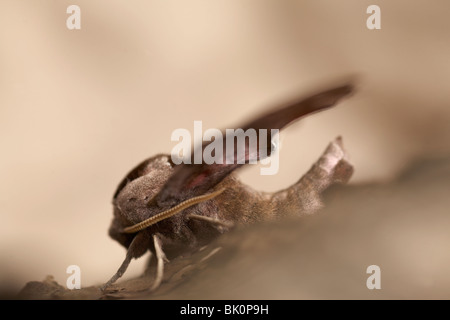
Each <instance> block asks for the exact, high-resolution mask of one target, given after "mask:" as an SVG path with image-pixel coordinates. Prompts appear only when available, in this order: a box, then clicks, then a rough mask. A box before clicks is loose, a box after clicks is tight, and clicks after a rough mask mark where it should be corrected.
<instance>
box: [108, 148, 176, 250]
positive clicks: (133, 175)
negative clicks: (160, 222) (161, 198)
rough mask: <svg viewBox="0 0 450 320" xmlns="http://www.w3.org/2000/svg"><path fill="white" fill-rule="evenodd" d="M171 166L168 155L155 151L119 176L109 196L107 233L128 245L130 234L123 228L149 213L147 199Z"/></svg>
mask: <svg viewBox="0 0 450 320" xmlns="http://www.w3.org/2000/svg"><path fill="white" fill-rule="evenodd" d="M173 167H174V164H173V163H172V161H171V160H170V156H168V155H163V154H159V155H156V156H154V157H152V158H149V159H147V160H145V161H143V162H142V163H140V164H139V165H137V166H136V167H135V168H134V169H133V170H131V171H130V172H129V173H128V174H127V175H126V176H125V178H123V179H122V181H121V182H120V184H119V186H118V187H117V189H116V192H115V193H114V197H113V208H114V209H113V215H114V216H113V221H112V223H111V226H110V228H109V235H110V236H111V237H112V238H113V239H114V240H116V241H118V242H119V243H120V244H122V245H123V246H125V247H127V248H128V246H129V244H130V243H131V240H133V235H132V234H127V233H124V232H123V229H124V228H126V227H127V226H130V225H134V224H136V223H138V222H140V221H142V220H144V219H146V218H148V217H149V216H150V215H152V209H153V210H156V208H152V206H151V205H149V203H150V201H151V199H153V198H154V197H155V195H156V194H158V192H159V191H160V189H161V188H162V186H163V185H164V184H165V183H166V181H167V179H168V178H169V177H170V176H171V174H172V173H173V170H174V169H173Z"/></svg>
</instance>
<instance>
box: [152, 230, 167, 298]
mask: <svg viewBox="0 0 450 320" xmlns="http://www.w3.org/2000/svg"><path fill="white" fill-rule="evenodd" d="M153 243H154V245H155V252H156V259H157V266H156V277H155V282H154V283H153V285H152V287H151V288H150V290H151V291H153V290H156V289H157V288H158V287H159V286H160V285H161V282H162V280H163V276H164V261H166V262H169V260H168V259H167V258H166V255H165V254H164V251H163V249H162V246H161V240H160V239H159V237H158V236H157V235H156V234H154V235H153Z"/></svg>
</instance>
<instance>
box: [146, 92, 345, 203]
mask: <svg viewBox="0 0 450 320" xmlns="http://www.w3.org/2000/svg"><path fill="white" fill-rule="evenodd" d="M352 91H353V86H352V85H351V84H346V85H343V86H339V87H336V88H333V89H330V90H326V91H323V92H320V93H318V94H315V95H312V96H310V97H308V98H306V99H301V100H298V101H294V102H292V103H289V104H286V105H284V106H282V107H280V108H277V109H275V110H274V111H271V112H268V113H266V114H265V115H263V116H261V117H259V118H257V119H255V120H253V121H250V122H249V123H247V124H245V125H243V126H241V127H239V128H242V129H243V130H244V131H246V130H247V129H255V130H256V133H259V130H260V129H267V133H268V135H267V141H266V146H267V149H266V150H260V149H259V143H258V144H257V147H256V148H250V147H249V145H248V141H246V144H245V148H246V149H245V152H244V153H243V154H245V163H248V162H249V160H250V159H262V158H264V157H267V156H270V153H271V149H272V148H271V139H272V136H271V134H270V133H271V129H278V130H281V129H282V128H284V127H285V126H287V125H288V124H289V123H291V122H292V121H294V120H297V119H299V118H301V117H303V116H305V115H308V114H311V113H314V112H317V111H321V110H324V109H327V108H329V107H332V106H333V105H335V104H336V103H337V102H338V101H339V100H340V99H341V98H343V97H345V96H347V95H348V94H350V93H351V92H352ZM223 139H224V141H223V144H222V145H223V152H222V155H223V158H224V159H225V153H226V152H225V146H226V139H227V136H226V135H223ZM259 139H261V137H260V136H259V135H258V142H259ZM210 143H212V142H208V143H205V144H203V145H202V146H201V149H202V154H203V150H204V149H205V147H206V146H207V145H209V144H210ZM241 151H242V150H241ZM191 158H192V161H191V163H192V164H184V163H182V164H180V165H178V166H176V167H175V172H174V173H173V174H172V176H171V177H170V178H169V179H168V181H167V182H166V184H165V185H164V186H163V188H162V189H161V190H160V192H159V194H158V195H157V196H156V198H155V199H153V200H154V201H156V203H157V205H158V206H159V207H168V206H173V205H175V204H177V203H179V202H181V201H184V200H186V199H187V198H190V197H194V196H198V195H200V194H203V193H205V192H206V191H208V190H210V189H211V188H213V187H214V186H215V185H217V184H218V183H219V182H220V181H222V180H223V179H224V178H225V177H226V176H227V175H229V174H230V173H231V172H232V171H233V170H235V169H237V168H239V167H241V166H242V165H243V164H238V163H236V162H237V160H238V149H237V146H236V144H235V150H234V160H236V161H235V162H234V163H232V164H226V163H225V161H224V164H215V163H214V164H206V163H201V164H194V161H193V154H192V156H191Z"/></svg>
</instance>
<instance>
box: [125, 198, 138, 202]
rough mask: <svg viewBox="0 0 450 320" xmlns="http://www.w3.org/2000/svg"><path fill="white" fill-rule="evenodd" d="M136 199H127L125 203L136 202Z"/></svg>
mask: <svg viewBox="0 0 450 320" xmlns="http://www.w3.org/2000/svg"><path fill="white" fill-rule="evenodd" d="M136 200H137V199H136V198H129V199H127V202H132V201H136Z"/></svg>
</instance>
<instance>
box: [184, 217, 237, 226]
mask: <svg viewBox="0 0 450 320" xmlns="http://www.w3.org/2000/svg"><path fill="white" fill-rule="evenodd" d="M187 217H188V219H193V220H199V221H205V222H209V223H211V224H212V225H214V226H216V227H224V228H227V229H230V228H232V227H233V226H234V223H232V222H228V221H220V220H218V219H214V218H210V217H205V216H200V215H198V214H190V215H188V216H187Z"/></svg>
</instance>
